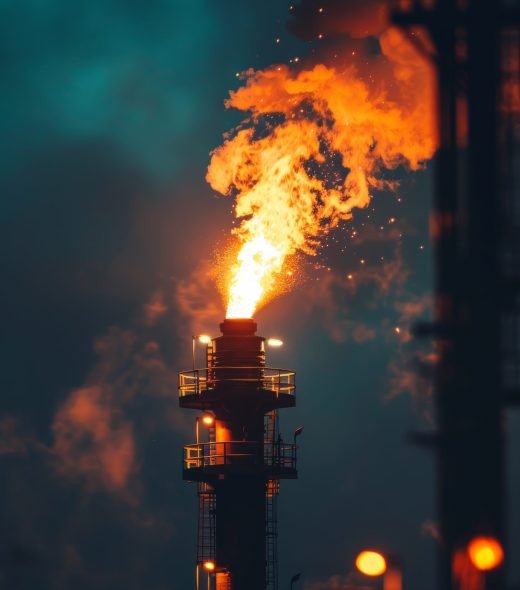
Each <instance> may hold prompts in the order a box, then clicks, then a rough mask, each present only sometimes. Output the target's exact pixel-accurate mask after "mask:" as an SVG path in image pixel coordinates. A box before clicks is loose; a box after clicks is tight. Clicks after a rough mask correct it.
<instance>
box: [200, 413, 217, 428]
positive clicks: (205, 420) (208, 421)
mask: <svg viewBox="0 0 520 590" xmlns="http://www.w3.org/2000/svg"><path fill="white" fill-rule="evenodd" d="M214 422H215V418H213V416H210V414H204V416H202V423H203V424H205V425H206V426H211V425H212V424H213V423H214Z"/></svg>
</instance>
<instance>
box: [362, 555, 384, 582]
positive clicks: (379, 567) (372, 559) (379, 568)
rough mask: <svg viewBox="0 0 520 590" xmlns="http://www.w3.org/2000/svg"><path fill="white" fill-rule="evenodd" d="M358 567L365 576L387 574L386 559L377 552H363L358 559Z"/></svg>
mask: <svg viewBox="0 0 520 590" xmlns="http://www.w3.org/2000/svg"><path fill="white" fill-rule="evenodd" d="M356 567H357V569H358V570H359V571H360V572H361V573H362V574H365V576H372V577H375V576H382V575H383V574H384V573H385V572H386V559H385V557H384V556H383V555H381V553H378V552H377V551H361V553H360V554H359V555H358V556H357V557H356Z"/></svg>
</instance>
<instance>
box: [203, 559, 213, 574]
mask: <svg viewBox="0 0 520 590" xmlns="http://www.w3.org/2000/svg"><path fill="white" fill-rule="evenodd" d="M202 567H203V568H204V569H205V570H206V571H207V572H212V571H214V570H215V562H214V561H205V562H204V563H203V564H202Z"/></svg>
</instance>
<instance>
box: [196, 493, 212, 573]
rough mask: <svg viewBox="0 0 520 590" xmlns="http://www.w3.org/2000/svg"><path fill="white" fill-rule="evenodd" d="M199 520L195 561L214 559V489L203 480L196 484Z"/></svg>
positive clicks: (200, 562) (199, 562)
mask: <svg viewBox="0 0 520 590" xmlns="http://www.w3.org/2000/svg"><path fill="white" fill-rule="evenodd" d="M197 492H198V495H199V522H198V529H197V563H198V564H199V565H202V564H203V563H204V562H205V561H213V562H214V561H215V524H216V518H215V509H216V496H215V490H214V489H213V488H212V487H211V486H210V485H208V484H207V483H204V482H199V483H198V484H197Z"/></svg>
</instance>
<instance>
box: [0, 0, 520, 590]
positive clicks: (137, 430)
mask: <svg viewBox="0 0 520 590" xmlns="http://www.w3.org/2000/svg"><path fill="white" fill-rule="evenodd" d="M304 4H305V5H309V6H313V5H314V3H313V2H308V3H304ZM329 4H330V6H331V7H332V8H333V7H334V6H337V5H338V2H324V3H323V5H324V6H327V5H329ZM353 4H354V5H355V2H354V3H353ZM309 14H310V15H311V16H309ZM309 14H307V13H306V12H305V10H302V13H301V15H300V18H301V20H300V21H295V20H294V19H293V20H290V19H291V17H290V12H289V9H288V5H287V4H286V3H285V2H277V1H274V0H271V1H267V2H255V3H247V2H246V3H244V2H236V1H232V0H219V1H218V2H212V1H211V0H205V1H203V0H184V1H182V0H150V1H148V2H138V1H135V0H119V1H116V0H111V1H106V0H105V1H100V0H90V1H89V2H84V1H82V0H77V1H75V2H65V1H64V0H46V1H45V2H43V1H37V0H17V1H4V2H2V3H1V4H0V33H1V34H0V47H1V49H0V53H1V55H2V67H1V69H0V87H1V93H2V105H3V106H2V133H1V135H0V142H1V148H2V158H1V160H0V169H1V187H2V189H1V193H2V201H1V215H0V223H1V229H0V236H1V237H0V240H1V247H0V258H1V262H2V264H1V268H2V281H1V282H2V289H1V291H0V293H1V297H2V302H1V308H2V310H3V318H2V329H1V331H0V337H1V345H2V348H1V350H2V372H1V391H2V405H1V408H0V466H1V469H2V486H1V487H0V498H1V501H0V506H1V512H0V530H1V531H2V534H1V536H0V586H2V587H5V588H7V589H9V590H26V589H27V590H28V589H29V588H30V589H31V590H34V589H38V590H47V589H53V590H54V589H56V590H57V589H68V588H75V589H76V590H86V589H93V588H96V589H99V590H105V589H106V590H109V589H110V590H118V589H123V588H125V589H127V590H133V589H143V588H146V589H147V590H166V589H175V590H177V589H178V590H184V589H187V588H190V587H192V586H193V574H194V561H195V542H196V507H197V503H196V501H197V499H196V489H195V486H194V485H193V484H189V483H186V482H183V481H182V479H181V461H180V458H181V449H182V445H183V444H186V443H190V442H194V437H195V435H194V414H193V413H190V411H188V410H184V411H181V410H180V409H179V408H178V400H177V372H178V371H180V370H182V369H189V368H190V365H191V335H192V334H198V333H201V332H208V333H210V334H212V335H217V332H218V324H217V322H218V321H219V320H221V319H223V316H224V303H223V302H222V300H221V299H220V298H219V295H218V293H217V291H216V288H215V285H214V283H213V282H212V281H211V280H210V279H209V278H208V272H207V271H208V267H210V266H211V265H212V264H213V263H214V260H215V253H217V254H218V253H219V252H221V251H222V250H223V249H224V248H225V245H226V243H227V241H228V237H229V234H230V229H231V227H232V224H233V214H232V204H233V203H232V200H231V199H229V198H224V197H218V196H216V195H215V194H214V191H212V189H211V188H210V187H209V186H208V184H207V183H206V182H205V175H206V169H207V166H208V163H209V153H210V152H211V150H213V149H214V148H216V147H217V146H218V145H219V144H220V143H221V141H222V134H223V133H225V132H227V131H229V130H230V129H231V128H232V127H233V126H234V125H236V124H238V123H239V121H240V119H241V115H240V114H239V113H235V112H232V111H230V110H226V109H225V108H224V99H225V98H226V97H227V95H228V92H229V90H230V89H236V88H237V87H238V85H239V84H240V81H239V79H238V78H237V73H238V72H241V71H244V70H246V69H247V68H250V67H252V68H255V69H261V68H265V67H267V66H269V65H271V64H273V63H285V64H289V63H293V62H292V61H291V60H294V58H295V57H298V58H299V59H302V60H305V59H315V60H317V59H318V57H315V58H314V57H313V56H317V55H318V54H319V53H320V52H321V51H323V48H324V47H325V48H326V47H327V45H326V44H327V43H337V42H338V40H337V39H335V40H334V41H330V40H327V39H324V40H323V42H318V41H317V40H316V39H314V40H308V39H307V38H308V37H311V38H314V37H313V35H314V33H313V30H314V29H313V27H312V26H311V25H312V19H314V18H315V17H314V15H313V13H309ZM288 22H291V25H290V28H291V32H290V31H289V30H288ZM295 33H298V36H296V34H295ZM431 168H432V166H431V164H429V165H427V166H426V167H425V168H424V169H423V170H421V171H418V172H413V173H410V172H408V171H407V170H405V169H404V168H400V169H397V170H395V171H393V172H392V175H393V176H392V177H393V178H397V179H399V180H400V181H401V184H400V188H399V189H398V191H397V193H391V192H385V191H382V192H379V193H376V194H374V198H373V201H372V205H371V207H370V208H368V209H366V210H363V211H357V212H356V213H355V215H354V219H353V220H352V221H351V222H345V223H343V224H342V225H340V227H338V228H337V229H335V230H334V231H333V232H332V233H331V234H330V235H329V236H328V239H327V240H325V241H324V242H323V245H322V247H321V248H320V251H319V253H318V254H317V255H316V256H315V257H308V256H307V257H306V256H302V257H301V258H300V261H299V266H300V269H301V270H300V273H299V274H300V280H299V281H298V284H297V285H296V286H295V288H294V289H293V290H292V291H291V293H289V294H285V295H283V296H280V297H279V298H277V299H275V300H274V301H272V302H271V303H270V304H269V305H267V306H266V307H265V308H263V309H261V310H260V311H259V313H258V314H257V317H256V320H257V321H258V324H259V333H260V334H262V335H264V336H277V337H280V338H282V339H283V340H284V342H285V345H284V347H283V348H282V349H277V350H272V351H271V352H270V357H269V364H270V365H272V366H282V367H287V368H291V369H294V370H295V371H296V372H297V385H298V391H297V407H296V409H294V410H285V411H283V410H282V412H281V421H282V427H283V429H284V432H285V435H286V438H287V439H289V438H290V437H291V436H292V432H293V430H294V429H295V428H296V427H297V426H299V425H303V426H304V427H305V430H304V434H303V435H302V436H301V437H300V439H299V443H300V451H299V465H298V467H299V473H300V478H299V480H298V481H294V482H292V481H290V482H282V494H281V499H280V501H279V514H280V554H279V558H280V580H281V587H286V586H287V585H288V581H289V579H290V577H291V576H292V575H293V574H295V573H297V572H302V580H303V584H302V585H301V587H304V588H306V589H307V590H325V589H336V590H338V589H344V588H352V587H355V586H357V585H362V584H365V586H366V584H367V582H366V580H364V581H363V580H360V579H359V578H358V577H356V575H355V574H353V559H354V557H355V555H356V552H357V551H358V550H360V549H363V548H366V547H369V546H370V547H378V548H381V549H384V550H386V551H388V552H391V553H393V554H396V555H399V556H401V557H402V559H403V561H404V564H405V588H408V589H417V590H419V589H421V590H431V589H432V588H433V587H434V572H435V561H434V558H435V547H436V540H435V537H436V533H435V531H436V527H435V505H434V490H435V479H434V462H433V456H432V455H431V454H430V452H429V451H428V450H424V449H421V448H417V447H414V446H413V445H411V444H409V443H408V442H407V440H406V439H407V435H408V433H409V432H411V431H415V430H426V431H428V430H431V429H433V428H434V412H433V408H432V405H431V385H430V383H429V373H430V371H429V359H431V350H430V349H429V346H428V343H427V342H417V341H415V340H413V339H412V338H411V337H410V335H409V330H410V328H411V326H412V325H413V323H414V322H416V321H417V320H420V319H427V318H428V316H429V314H430V313H431V300H432V281H433V279H432V272H433V271H432V257H431V243H430V240H429V237H428V221H429V210H430V204H431V195H432V186H431V183H432V170H431ZM394 219H395V221H394ZM354 232H355V233H354ZM349 275H352V276H351V278H349ZM199 354H200V355H202V351H200V350H199ZM201 358H202V356H200V359H201ZM510 426H511V430H510V441H511V443H512V451H511V453H510V461H509V462H510V464H511V465H513V464H514V461H515V460H516V462H517V459H518V453H519V451H520V420H518V417H515V416H511V420H510ZM515 453H516V454H515ZM516 471H518V470H516ZM511 475H513V471H512V470H511ZM519 494H520V478H519V477H518V475H517V476H516V479H514V481H511V483H510V485H509V495H510V498H513V497H514V496H515V495H517V496H518V495H519ZM509 519H510V527H509V528H510V537H511V539H512V541H513V543H514V548H515V549H516V551H518V550H519V545H520V513H519V511H518V509H517V510H516V512H511V513H510V515H509ZM511 581H512V582H516V583H517V584H518V583H519V582H520V567H519V566H518V565H516V566H514V567H513V568H512V576H511Z"/></svg>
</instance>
